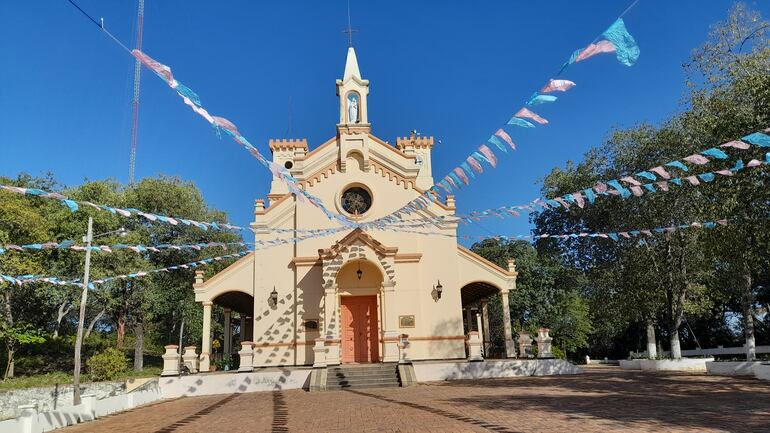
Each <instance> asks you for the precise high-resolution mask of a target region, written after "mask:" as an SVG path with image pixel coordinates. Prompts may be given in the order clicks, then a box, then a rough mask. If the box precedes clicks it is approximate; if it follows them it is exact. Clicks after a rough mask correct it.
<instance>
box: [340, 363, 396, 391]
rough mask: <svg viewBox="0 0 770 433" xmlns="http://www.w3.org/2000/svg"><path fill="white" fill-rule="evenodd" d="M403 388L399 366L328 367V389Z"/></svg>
mask: <svg viewBox="0 0 770 433" xmlns="http://www.w3.org/2000/svg"><path fill="white" fill-rule="evenodd" d="M399 386H401V379H400V378H399V377H398V365H397V364H359V365H345V366H335V367H328V369H327V372H326V389H327V390H335V389H349V388H386V387H387V388H390V387H399Z"/></svg>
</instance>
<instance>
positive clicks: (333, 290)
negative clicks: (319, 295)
mask: <svg viewBox="0 0 770 433" xmlns="http://www.w3.org/2000/svg"><path fill="white" fill-rule="evenodd" d="M339 332H340V331H339V321H338V319H337V286H336V285H334V286H330V287H327V288H326V289H325V290H324V334H325V336H326V346H327V347H328V348H329V349H328V351H327V352H326V365H339V364H340V334H339Z"/></svg>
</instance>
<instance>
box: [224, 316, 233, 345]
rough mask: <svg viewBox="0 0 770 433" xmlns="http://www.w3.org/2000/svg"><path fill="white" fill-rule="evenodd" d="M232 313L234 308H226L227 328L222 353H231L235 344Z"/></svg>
mask: <svg viewBox="0 0 770 433" xmlns="http://www.w3.org/2000/svg"><path fill="white" fill-rule="evenodd" d="M231 315H232V310H230V309H229V308H225V323H224V329H225V338H224V340H225V341H224V344H223V345H222V353H224V354H226V355H230V352H231V351H232V344H233V328H232V324H231V323H230V316H231Z"/></svg>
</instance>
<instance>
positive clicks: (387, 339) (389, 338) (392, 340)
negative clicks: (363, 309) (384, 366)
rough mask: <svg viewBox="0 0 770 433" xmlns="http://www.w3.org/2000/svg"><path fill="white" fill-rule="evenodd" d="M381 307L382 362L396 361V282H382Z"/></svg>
mask: <svg viewBox="0 0 770 433" xmlns="http://www.w3.org/2000/svg"><path fill="white" fill-rule="evenodd" d="M382 290H383V292H382V300H383V302H382V308H383V309H384V310H385V323H383V326H384V328H385V329H384V331H385V332H383V333H382V335H383V338H382V339H383V341H384V343H385V344H384V351H383V353H382V362H398V328H397V326H398V325H397V323H396V322H397V321H398V317H396V315H395V313H394V311H395V308H394V306H395V304H396V282H395V281H386V282H384V283H382Z"/></svg>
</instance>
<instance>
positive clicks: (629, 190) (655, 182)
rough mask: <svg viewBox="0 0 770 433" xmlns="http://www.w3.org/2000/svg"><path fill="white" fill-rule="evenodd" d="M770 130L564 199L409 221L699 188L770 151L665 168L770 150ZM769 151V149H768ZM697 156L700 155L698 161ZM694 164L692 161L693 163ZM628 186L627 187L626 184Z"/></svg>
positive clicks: (514, 212) (467, 218)
mask: <svg viewBox="0 0 770 433" xmlns="http://www.w3.org/2000/svg"><path fill="white" fill-rule="evenodd" d="M767 133H770V128H767V129H765V130H764V132H755V133H752V134H749V135H746V136H744V137H742V138H741V140H733V141H730V142H727V143H723V144H721V145H719V146H717V147H712V148H709V149H706V150H703V151H701V152H698V153H696V154H693V155H689V156H687V157H684V158H682V160H681V161H680V160H674V161H671V162H668V163H665V164H661V165H659V166H656V167H653V168H650V169H648V170H645V171H640V172H638V173H635V174H634V175H633V176H624V177H623V178H620V179H614V180H609V181H604V182H597V184H596V185H594V186H593V187H591V188H586V189H583V190H581V191H576V192H573V193H571V194H565V195H564V196H562V197H554V198H550V199H548V198H537V199H535V200H532V201H531V202H530V203H529V204H526V205H515V206H503V207H499V208H491V209H486V210H482V211H474V212H471V213H469V214H465V215H453V216H451V217H434V218H422V219H415V220H410V221H412V222H413V223H414V222H415V221H426V222H427V221H429V222H432V223H441V222H448V221H458V220H459V221H460V222H462V223H472V222H474V221H479V220H480V219H481V218H486V217H488V216H497V217H500V218H502V217H503V216H506V215H510V216H515V217H517V216H519V215H520V212H522V211H528V212H533V211H535V210H537V209H542V210H547V209H550V208H560V207H561V208H565V209H569V207H570V206H571V205H572V204H576V205H577V206H578V207H579V208H582V207H584V206H585V205H586V203H587V204H594V203H595V201H596V200H597V198H598V197H599V196H608V195H613V196H620V197H621V198H623V199H627V198H629V197H631V196H641V195H643V194H644V193H645V191H646V192H651V193H653V192H658V191H663V192H668V191H669V190H671V189H672V188H674V187H681V186H683V185H685V184H687V185H691V186H698V185H700V184H702V183H709V182H712V181H714V180H715V179H716V177H717V175H719V176H732V175H734V174H735V173H737V172H739V171H741V170H743V169H746V168H754V167H759V166H762V165H767V164H770V152H767V153H766V154H765V159H764V161H760V160H758V159H751V160H750V161H749V162H747V163H744V162H743V161H742V160H738V161H737V162H736V164H735V165H734V166H733V167H732V168H729V169H720V170H715V171H710V172H705V173H701V174H697V175H688V176H683V177H682V176H677V177H673V176H672V175H671V173H669V171H668V170H667V169H666V167H669V169H673V168H675V169H678V170H681V171H682V172H684V173H689V170H690V168H689V167H688V166H687V165H686V164H684V162H682V161H687V162H688V163H690V164H691V165H696V166H697V165H704V164H706V163H709V162H710V161H711V160H709V159H708V158H706V157H705V156H703V155H708V156H710V157H712V158H713V159H718V160H724V159H727V158H728V155H727V153H725V152H724V150H730V149H738V150H747V149H749V148H751V145H754V146H757V147H758V148H760V149H768V148H770V135H768V134H767ZM768 150H770V149H768ZM695 156H698V157H697V158H696V157H695ZM691 161H692V162H691ZM636 177H638V178H641V179H644V180H650V182H646V183H643V182H641V181H639V180H637V179H636ZM624 183H625V184H626V185H628V187H626V186H625V185H624Z"/></svg>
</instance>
